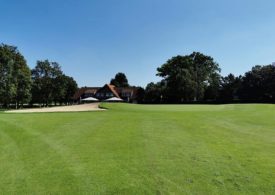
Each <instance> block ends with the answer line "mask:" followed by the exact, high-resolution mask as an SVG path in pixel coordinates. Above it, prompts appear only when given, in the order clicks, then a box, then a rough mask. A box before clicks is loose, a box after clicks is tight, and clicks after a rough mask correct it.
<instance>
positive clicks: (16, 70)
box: [0, 44, 31, 108]
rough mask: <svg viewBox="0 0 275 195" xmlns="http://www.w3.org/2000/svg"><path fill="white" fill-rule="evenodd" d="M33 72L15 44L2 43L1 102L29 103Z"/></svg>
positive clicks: (0, 52) (0, 49) (0, 64)
mask: <svg viewBox="0 0 275 195" xmlns="http://www.w3.org/2000/svg"><path fill="white" fill-rule="evenodd" d="M30 89H31V72H30V69H29V67H28V66H27V63H26V60H25V59H24V57H23V55H21V54H20V52H19V51H18V50H17V48H16V47H14V46H9V45H5V44H2V45H0V103H2V104H4V105H6V106H9V104H10V103H14V104H15V105H16V108H17V105H18V104H21V105H23V104H24V103H28V102H29V100H30V97H31V93H30Z"/></svg>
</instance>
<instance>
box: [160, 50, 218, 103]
mask: <svg viewBox="0 0 275 195" xmlns="http://www.w3.org/2000/svg"><path fill="white" fill-rule="evenodd" d="M157 71H158V72H157V76H160V77H163V79H164V80H165V81H166V84H167V92H168V96H170V97H168V98H169V99H171V100H173V101H181V102H182V101H192V100H202V99H203V97H204V93H205V90H206V88H207V87H208V86H209V85H211V84H214V83H217V80H219V72H220V68H219V65H218V64H217V63H216V62H215V61H214V59H213V58H212V57H210V56H207V55H204V54H202V53H199V52H193V53H192V54H190V55H185V56H176V57H172V58H171V59H169V60H168V61H167V62H166V63H165V64H163V65H162V66H161V67H159V68H157Z"/></svg>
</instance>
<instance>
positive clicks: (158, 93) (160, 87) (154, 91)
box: [144, 82, 165, 103]
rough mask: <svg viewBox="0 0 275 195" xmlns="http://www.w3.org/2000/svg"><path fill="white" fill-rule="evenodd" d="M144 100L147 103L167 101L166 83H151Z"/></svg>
mask: <svg viewBox="0 0 275 195" xmlns="http://www.w3.org/2000/svg"><path fill="white" fill-rule="evenodd" d="M144 101H145V102H146V103H161V102H164V101H165V83H164V82H158V83H153V82H151V83H149V84H148V85H147V86H146V88H145V94H144Z"/></svg>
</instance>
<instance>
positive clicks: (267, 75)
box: [240, 65, 275, 102]
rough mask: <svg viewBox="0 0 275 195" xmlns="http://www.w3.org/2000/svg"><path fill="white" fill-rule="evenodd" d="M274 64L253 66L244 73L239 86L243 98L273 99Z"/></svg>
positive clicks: (274, 92) (274, 86) (274, 95)
mask: <svg viewBox="0 0 275 195" xmlns="http://www.w3.org/2000/svg"><path fill="white" fill-rule="evenodd" d="M274 89H275V66H273V65H266V66H259V65H258V66H254V67H253V68H252V70H251V71H248V72H247V73H245V75H244V77H243V78H242V85H241V87H240V97H241V98H242V99H244V100H254V101H255V100H256V101H272V102H274V101H275V90H274Z"/></svg>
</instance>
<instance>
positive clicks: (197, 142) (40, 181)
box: [0, 103, 275, 195]
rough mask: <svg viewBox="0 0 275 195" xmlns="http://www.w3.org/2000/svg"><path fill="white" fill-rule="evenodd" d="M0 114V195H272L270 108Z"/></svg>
mask: <svg viewBox="0 0 275 195" xmlns="http://www.w3.org/2000/svg"><path fill="white" fill-rule="evenodd" d="M101 106H102V107H104V108H107V110H106V111H94V112H71V113H36V114H35V113H32V114H9V113H4V112H0V194H135V195H136V194H275V105H272V104H246V105H241V104H240V105H237V104H232V105H135V104H122V103H121V104H120V103H118V104H116V103H113V104H112V103H103V104H101Z"/></svg>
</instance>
